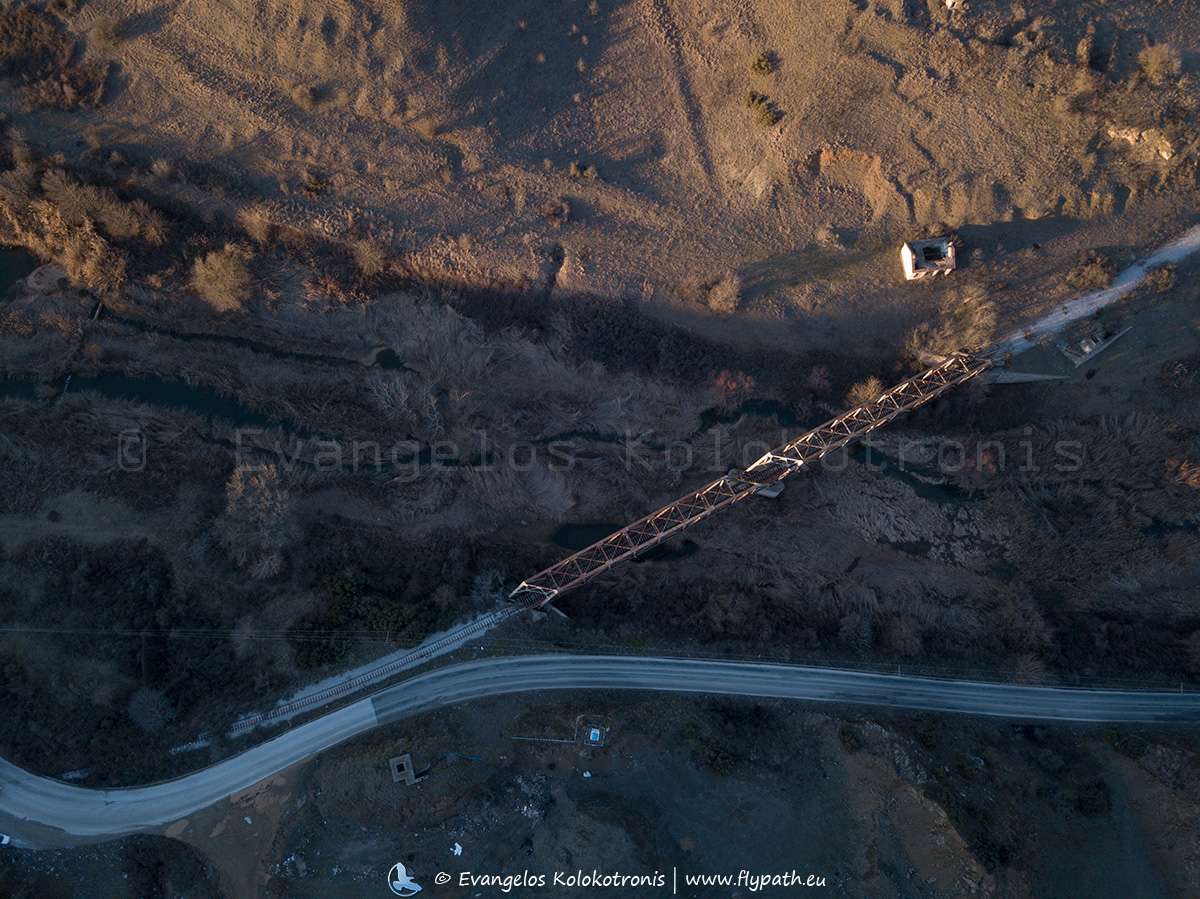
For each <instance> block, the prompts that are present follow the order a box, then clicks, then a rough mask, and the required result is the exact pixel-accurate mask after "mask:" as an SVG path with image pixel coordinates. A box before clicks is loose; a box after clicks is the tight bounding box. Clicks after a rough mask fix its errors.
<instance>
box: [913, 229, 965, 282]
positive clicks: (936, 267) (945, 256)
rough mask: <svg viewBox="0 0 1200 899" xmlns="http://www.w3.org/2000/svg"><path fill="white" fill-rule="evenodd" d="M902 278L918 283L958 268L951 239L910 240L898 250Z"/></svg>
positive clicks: (956, 254)
mask: <svg viewBox="0 0 1200 899" xmlns="http://www.w3.org/2000/svg"><path fill="white" fill-rule="evenodd" d="M900 260H901V262H903V263H904V277H905V278H906V279H908V280H909V281H919V280H921V279H922V278H930V277H933V276H935V275H948V274H950V273H951V272H952V271H954V269H955V268H957V267H958V251H957V249H956V248H955V246H954V239H953V238H952V237H949V236H947V237H933V238H930V239H928V240H910V241H909V242H908V243H906V244H905V245H904V246H902V247H901V248H900Z"/></svg>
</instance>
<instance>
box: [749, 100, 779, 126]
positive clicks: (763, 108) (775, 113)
mask: <svg viewBox="0 0 1200 899" xmlns="http://www.w3.org/2000/svg"><path fill="white" fill-rule="evenodd" d="M744 102H745V104H746V108H747V109H749V110H750V111H751V112H752V113H753V114H754V121H755V122H757V123H758V124H759V126H760V127H762V128H772V127H774V126H775V124H776V123H777V122H778V121H779V120H780V119H781V118H782V117H783V115H782V113H780V112H779V110H777V109H776V108H775V104H773V103H772V102H771V98H770V97H768V96H767V95H766V94H760V93H759V92H758V91H749V92H747V94H746V97H745V101H744Z"/></svg>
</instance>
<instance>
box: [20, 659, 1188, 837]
mask: <svg viewBox="0 0 1200 899" xmlns="http://www.w3.org/2000/svg"><path fill="white" fill-rule="evenodd" d="M590 689H605V690H631V691H658V692H671V693H703V694H706V695H723V696H761V697H776V698H781V699H798V700H808V701H816V702H833V703H849V704H860V705H873V706H885V707H889V708H897V709H922V710H928V711H940V712H956V713H963V714H969V715H987V716H994V717H1000V718H1013V719H1020V720H1041V721H1068V722H1069V721H1074V722H1091V723H1151V722H1158V723H1188V724H1196V723H1200V693H1152V692H1136V691H1116V690H1076V689H1062V688H1052V687H1030V686H1010V685H1000V684H987V683H979V682H973V681H952V680H935V679H930V678H921V677H912V676H898V675H887V674H870V673H862V672H854V671H841V670H837V669H828V668H806V667H802V666H798V665H771V664H761V663H752V662H720V661H707V660H696V659H671V658H645V657H638V656H578V655H540V656H518V657H509V658H491V659H482V660H479V661H474V662H466V663H462V664H457V665H450V666H447V667H445V668H440V669H438V670H436V671H430V672H428V673H426V674H422V675H419V676H417V677H413V678H410V679H409V680H406V681H404V682H402V683H399V684H396V685H394V686H391V687H388V688H386V689H384V690H381V691H379V692H378V693H376V694H375V695H374V696H372V697H369V698H367V699H363V700H360V701H358V702H356V703H354V704H353V705H351V706H348V707H346V708H344V709H341V710H339V711H336V712H332V713H330V714H328V715H324V716H322V717H320V718H318V719H315V720H313V721H310V722H308V723H307V724H304V725H301V726H300V727H297V728H295V729H293V730H290V731H287V732H286V733H284V734H281V735H280V736H278V737H275V738H274V739H272V740H269V741H267V742H265V743H262V744H260V745H259V746H256V747H254V748H253V749H249V750H247V751H246V752H244V753H242V754H241V755H238V756H234V757H233V758H230V759H227V760H225V761H223V762H220V763H218V764H216V765H213V766H211V767H209V768H205V769H203V770H201V771H197V772H195V773H194V774H189V775H187V776H186V777H181V778H178V779H177V780H172V781H166V782H164V783H159V784H153V785H150V786H145V787H136V788H131V789H120V790H88V789H84V788H81V787H76V786H71V785H69V784H65V783H62V782H60V781H55V780H50V779H48V778H44V777H37V776H35V775H32V774H29V773H28V772H26V771H23V770H22V769H20V768H18V767H16V766H15V765H12V764H10V763H8V762H5V761H3V760H0V830H2V831H4V832H7V833H10V834H12V835H13V836H14V837H15V838H16V842H18V843H19V844H22V845H26V846H61V845H71V844H75V843H81V842H89V841H94V840H98V839H105V838H111V837H116V836H120V835H122V834H127V833H134V832H137V831H144V830H152V829H155V828H158V827H161V826H162V825H164V824H167V823H169V822H171V821H175V820H178V819H179V818H183V817H187V816H188V815H191V814H193V813H194V812H197V811H199V810H201V809H203V808H206V807H207V806H209V805H212V804H213V803H215V802H219V801H220V800H222V799H224V798H225V797H227V796H229V795H231V794H233V793H237V792H239V791H241V790H244V789H245V788H247V787H249V786H251V785H253V784H255V783H257V782H258V781H260V780H262V779H264V778H266V777H269V776H271V775H272V774H275V773H276V772H278V771H281V770H283V769H284V768H287V767H288V766H290V765H292V764H294V763H296V762H299V761H302V760H303V759H305V758H308V757H309V756H312V755H314V754H316V753H318V752H321V751H322V750H325V749H329V748H330V747H332V746H335V745H337V744H338V743H341V742H343V741H345V740H348V739H350V738H351V737H354V736H356V735H358V734H360V733H363V732H365V731H368V730H371V729H372V728H375V727H379V726H381V725H384V724H390V723H393V722H396V721H401V720H403V719H405V718H408V717H410V716H412V715H416V714H419V713H421V712H427V711H430V710H433V709H438V708H443V707H445V706H450V705H457V704H458V703H462V702H468V701H473V700H477V699H481V698H483V697H487V696H498V695H501V694H506V693H522V692H529V693H534V692H539V693H544V692H549V691H552V690H590Z"/></svg>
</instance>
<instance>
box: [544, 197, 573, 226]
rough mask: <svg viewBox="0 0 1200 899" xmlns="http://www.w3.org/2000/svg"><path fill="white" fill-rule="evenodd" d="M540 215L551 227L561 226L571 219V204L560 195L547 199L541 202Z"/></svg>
mask: <svg viewBox="0 0 1200 899" xmlns="http://www.w3.org/2000/svg"><path fill="white" fill-rule="evenodd" d="M542 217H543V218H545V219H546V221H547V222H548V223H549V224H550V226H551V227H553V228H561V227H562V226H563V225H565V224H566V223H567V222H568V221H570V219H571V204H570V203H568V202H567V201H566V200H564V199H563V198H562V197H559V198H557V199H551V200H547V201H546V202H545V203H543V204H542Z"/></svg>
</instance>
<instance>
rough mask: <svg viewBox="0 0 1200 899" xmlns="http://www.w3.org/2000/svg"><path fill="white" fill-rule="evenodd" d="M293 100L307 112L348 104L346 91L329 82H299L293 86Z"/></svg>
mask: <svg viewBox="0 0 1200 899" xmlns="http://www.w3.org/2000/svg"><path fill="white" fill-rule="evenodd" d="M292 100H293V101H294V102H295V104H296V105H297V106H299V107H300V108H301V109H303V110H304V111H305V112H320V111H321V110H322V109H328V108H336V107H339V106H345V105H346V100H347V97H346V92H345V91H344V90H341V89H339V88H336V87H333V86H331V85H327V84H297V85H296V86H295V87H293V88H292Z"/></svg>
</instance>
